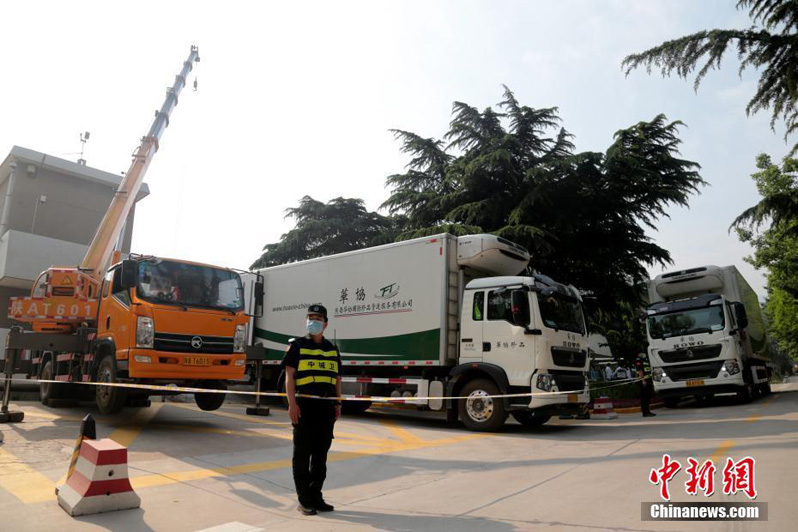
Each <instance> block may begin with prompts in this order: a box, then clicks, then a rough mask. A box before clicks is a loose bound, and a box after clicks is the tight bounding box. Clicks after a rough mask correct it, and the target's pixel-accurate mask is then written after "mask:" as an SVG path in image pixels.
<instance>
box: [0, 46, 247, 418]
mask: <svg viewBox="0 0 798 532" xmlns="http://www.w3.org/2000/svg"><path fill="white" fill-rule="evenodd" d="M197 61H199V53H198V50H197V48H196V47H194V46H193V47H192V48H191V53H190V55H189V57H188V59H187V60H186V61H185V62H184V63H183V69H182V70H181V72H180V74H178V76H177V77H176V80H175V83H174V85H173V86H172V87H171V88H170V89H168V91H167V96H166V100H165V102H164V104H163V106H162V107H161V109H160V110H159V111H157V112H156V114H155V119H154V121H153V123H152V126H151V127H150V130H149V132H148V134H147V135H146V136H145V137H143V138H142V140H141V144H140V146H139V147H138V149H137V150H136V152H135V153H134V155H133V162H132V163H131V166H130V169H129V170H128V172H127V173H126V174H125V177H124V179H123V180H122V182H121V184H120V186H119V189H118V190H117V192H116V194H115V197H114V199H113V200H112V202H111V204H110V206H109V207H108V210H107V212H106V214H105V216H104V218H103V220H102V222H101V224H100V226H99V228H98V230H97V233H96V235H95V237H94V239H93V240H92V242H91V244H90V245H89V248H88V250H87V252H86V256H85V257H84V259H83V261H82V262H81V264H80V265H79V266H78V267H51V268H50V269H48V270H47V271H45V272H43V273H42V274H41V276H40V277H39V279H38V280H37V281H36V283H35V284H34V286H33V289H32V293H31V296H30V297H21V298H12V300H11V302H10V306H9V316H10V317H11V318H12V319H14V320H16V321H18V322H21V323H23V324H28V330H25V329H23V327H20V326H17V327H14V328H12V329H11V331H10V332H9V335H8V343H7V347H6V366H8V365H9V364H10V365H11V366H12V367H13V366H14V362H15V361H17V360H19V359H20V358H21V356H20V355H22V353H23V352H25V353H26V354H27V356H28V358H29V361H30V364H29V369H28V373H29V376H30V377H37V378H39V379H41V380H42V381H43V382H42V383H41V384H40V386H41V400H42V402H43V403H45V404H55V403H56V402H57V401H58V400H64V399H67V400H74V399H79V398H86V397H87V396H90V395H93V396H94V398H95V400H96V403H97V406H98V407H99V409H100V411H101V412H102V413H105V414H110V413H114V412H116V411H118V410H120V409H121V408H123V407H124V406H125V405H131V406H143V405H146V404H148V397H149V396H150V395H157V394H163V393H170V392H164V391H163V390H158V389H156V390H152V389H147V388H146V387H142V386H138V387H127V388H126V387H121V386H102V385H99V386H98V385H90V384H82V383H98V382H109V383H131V384H137V385H142V384H143V385H178V386H190V387H194V388H202V389H209V390H211V389H213V390H224V389H226V385H227V383H228V381H232V380H238V379H242V378H243V376H244V370H245V364H246V355H245V348H246V344H247V327H248V323H249V320H250V317H251V316H250V315H248V314H247V312H246V309H245V308H244V293H243V286H242V282H241V277H240V275H239V273H238V272H236V271H234V270H231V269H227V268H220V267H215V266H211V265H207V264H198V263H194V262H187V261H182V260H173V259H165V258H158V257H152V256H142V255H131V256H130V257H129V258H127V259H125V260H119V259H120V254H119V252H118V251H115V245H116V243H118V242H119V241H120V238H119V237H120V234H121V233H122V230H123V226H124V220H125V219H126V218H127V215H128V214H129V212H130V209H131V207H132V205H133V202H134V199H135V197H136V194H137V192H138V190H139V188H140V187H141V183H142V182H143V178H144V174H145V172H146V170H147V167H148V166H149V164H150V162H151V160H152V157H153V156H154V154H155V153H156V152H157V150H158V147H159V140H160V137H161V135H162V133H163V131H164V130H165V129H166V126H167V125H168V123H169V116H170V114H171V112H172V110H173V109H174V107H175V106H176V105H177V99H178V96H179V94H180V92H181V90H182V89H183V87H185V85H186V77H187V76H188V74H189V73H190V72H191V70H192V67H193V64H194V63H195V62H197ZM259 292H262V290H260V291H259ZM259 292H258V291H256V293H259ZM6 373H7V374H8V371H6ZM9 388H10V386H8V383H7V385H6V388H5V393H4V397H3V405H4V408H5V407H6V406H7V403H8V390H9ZM194 397H195V400H196V402H197V405H198V406H199V407H200V408H202V409H203V410H215V409H218V408H219V407H220V406H221V405H222V403H223V402H224V399H225V394H224V393H218V392H212V393H211V392H209V393H195V394H194Z"/></svg>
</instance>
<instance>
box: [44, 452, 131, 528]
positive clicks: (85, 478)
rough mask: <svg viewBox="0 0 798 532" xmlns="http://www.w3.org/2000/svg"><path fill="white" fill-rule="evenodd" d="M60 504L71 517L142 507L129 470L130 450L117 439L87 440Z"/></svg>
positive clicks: (61, 494)
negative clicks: (131, 482)
mask: <svg viewBox="0 0 798 532" xmlns="http://www.w3.org/2000/svg"><path fill="white" fill-rule="evenodd" d="M58 504H59V505H61V507H62V508H63V509H64V510H66V512H67V513H68V514H69V515H71V516H77V515H91V514H98V513H102V512H114V511H116V510H129V509H131V508H139V507H140V506H141V498H139V496H138V495H136V493H135V492H134V491H133V487H132V486H131V485H130V479H129V478H128V471H127V448H126V447H124V446H122V445H120V444H118V443H116V442H115V441H114V440H111V439H108V438H104V439H102V440H83V442H82V443H81V445H80V455H79V456H78V460H77V462H76V464H75V468H74V470H73V471H72V473H71V474H70V475H69V477H68V478H67V481H66V484H64V485H63V486H61V487H60V488H59V489H58Z"/></svg>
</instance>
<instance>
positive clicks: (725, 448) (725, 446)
mask: <svg viewBox="0 0 798 532" xmlns="http://www.w3.org/2000/svg"><path fill="white" fill-rule="evenodd" d="M732 447H734V440H727V441H725V442H723V443H721V444H720V447H718V448H717V449H715V452H714V453H712V454H711V455H710V456H709V459H710V460H712V462H713V463H719V462H720V460H721V458H723V457H724V455H725V454H726V453H728V452H729V449H731V448H732Z"/></svg>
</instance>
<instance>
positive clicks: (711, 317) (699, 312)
mask: <svg viewBox="0 0 798 532" xmlns="http://www.w3.org/2000/svg"><path fill="white" fill-rule="evenodd" d="M725 326H726V320H725V318H724V316H723V306H722V305H713V306H710V307H704V308H697V309H690V310H683V311H680V312H670V313H668V314H655V315H654V316H649V318H648V333H649V335H651V337H652V338H669V337H671V336H684V335H686V334H698V333H704V332H713V331H722V330H723V328H724V327H725Z"/></svg>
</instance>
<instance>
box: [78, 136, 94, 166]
mask: <svg viewBox="0 0 798 532" xmlns="http://www.w3.org/2000/svg"><path fill="white" fill-rule="evenodd" d="M89 136H91V133H89V132H88V131H86V132H85V133H81V134H80V159H78V164H79V165H82V166H86V159H84V158H83V150H85V149H86V142H87V141H88V140H89Z"/></svg>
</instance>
